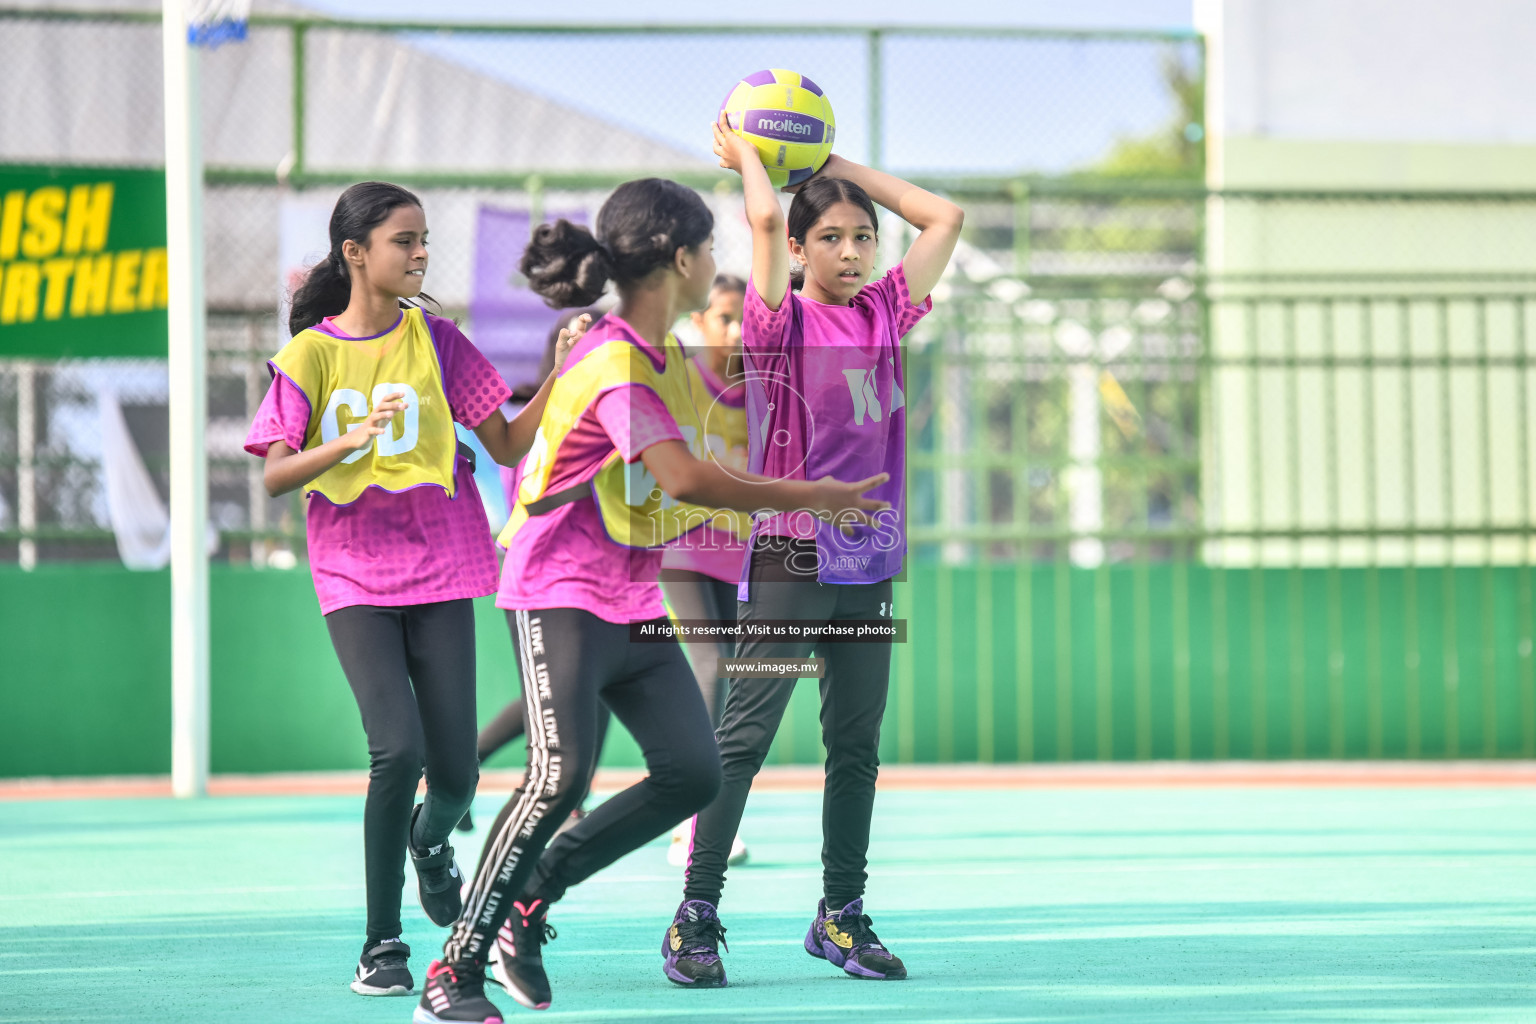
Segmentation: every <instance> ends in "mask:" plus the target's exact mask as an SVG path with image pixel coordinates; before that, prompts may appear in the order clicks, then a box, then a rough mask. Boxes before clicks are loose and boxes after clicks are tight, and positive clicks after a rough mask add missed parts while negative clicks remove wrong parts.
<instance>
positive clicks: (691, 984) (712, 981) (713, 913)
mask: <svg viewBox="0 0 1536 1024" xmlns="http://www.w3.org/2000/svg"><path fill="white" fill-rule="evenodd" d="M721 946H725V925H723V924H721V923H720V914H719V912H718V911H717V910H715V907H714V904H712V903H707V902H705V901H704V900H684V901H683V905H682V906H680V907H678V908H677V914H676V915H675V916H673V918H672V925H671V927H669V928H668V929H667V933H666V934H665V935H663V936H662V938H661V955H662V956H663V957H665V959H664V960H663V961H662V964H661V970H662V973H663V974H665V975H666V976H667V980H668V981H670V982H672V983H673V984H675V985H686V986H687V987H688V988H724V987H725V963H724V962H723V961H722V960H721V959H720V947H721ZM725 951H726V952H727V953H729V952H730V951H731V947H730V946H725Z"/></svg>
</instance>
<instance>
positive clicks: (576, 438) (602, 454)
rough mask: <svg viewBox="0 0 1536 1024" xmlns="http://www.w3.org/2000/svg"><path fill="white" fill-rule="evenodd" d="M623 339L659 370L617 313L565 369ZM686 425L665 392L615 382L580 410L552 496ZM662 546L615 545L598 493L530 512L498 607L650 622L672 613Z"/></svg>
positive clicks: (559, 460)
mask: <svg viewBox="0 0 1536 1024" xmlns="http://www.w3.org/2000/svg"><path fill="white" fill-rule="evenodd" d="M615 338H622V339H624V340H626V341H629V342H630V343H632V344H635V345H638V346H639V347H640V348H641V349H642V350H643V351H645V352H646V354H647V355H649V356H650V357H651V358H652V360H653V361H655V362H656V364H657V366H658V367H659V366H661V365H662V364H663V356H662V354H661V353H660V352H658V351H657V350H656V349H654V348H653V347H652V346H651V345H649V344H647V343H646V342H645V340H644V339H642V338H641V337H640V336H639V335H638V334H636V333H635V332H634V330H633V329H632V328H631V327H630V326H629V325H628V324H626V323H625V322H624V321H623V320H620V319H619V318H618V317H617V316H615V315H614V314H612V313H609V314H608V315H607V316H605V317H602V318H601V319H599V320H598V321H597V322H596V323H594V324H593V325H592V326H591V327H590V328H588V329H587V333H586V334H585V335H584V336H583V337H582V339H581V341H580V342H578V343H577V345H576V347H575V348H574V349H573V350H572V351H571V354H570V355H569V356H568V357H567V358H566V363H565V367H564V368H563V369H562V370H561V373H562V375H563V374H565V373H569V372H570V370H571V368H572V367H573V366H575V365H576V364H577V363H578V362H580V361H581V359H582V358H584V357H585V356H586V355H587V354H588V353H590V352H591V351H592V350H593V349H595V348H597V347H598V346H599V345H601V344H603V343H605V342H609V341H612V340H614V339H615ZM682 439H683V434H682V431H681V430H679V429H678V426H677V421H676V420H674V419H673V418H672V414H671V413H670V412H668V411H667V407H666V404H665V403H664V402H663V401H662V400H661V396H660V395H658V394H656V392H654V391H652V390H651V389H650V388H648V387H645V386H644V385H640V384H628V385H623V386H620V387H615V388H610V389H609V390H607V391H604V392H603V393H602V394H601V395H599V396H598V397H597V399H596V401H594V402H593V403H592V404H591V405H590V406H588V408H587V410H586V411H585V412H584V413H583V414H582V415H581V417H580V419H579V420H578V421H577V423H576V426H575V427H573V428H572V430H571V433H570V434H569V435H567V436H566V438H565V440H564V441H563V442H562V443H561V445H560V448H559V451H558V452H556V454H555V462H554V464H553V465H552V466H551V467H550V477H549V483H548V484H547V485H546V488H545V493H547V494H553V493H554V492H556V491H562V490H565V489H566V488H568V487H571V486H574V485H575V484H577V483H579V482H581V481H583V480H590V479H591V478H592V475H593V474H594V473H595V472H596V471H597V468H598V467H599V466H601V465H602V464H603V463H604V462H605V461H606V460H607V459H608V457H609V456H610V455H612V454H613V452H614V450H615V449H617V450H618V452H619V454H620V456H621V457H622V458H623V459H624V461H625V462H634V461H635V460H636V459H638V458H640V453H641V452H643V451H645V450H646V449H647V448H649V447H650V446H651V445H653V444H659V443H660V442H662V441H681V440H682ZM661 555H662V552H661V549H659V548H628V547H625V546H623V545H622V544H616V543H614V542H613V541H612V540H610V539H609V537H608V532H607V530H605V529H604V528H603V518H602V514H601V513H600V512H599V511H598V509H597V502H596V501H595V500H594V499H592V498H591V497H584V498H581V499H580V500H577V501H572V502H568V503H567V504H564V505H561V506H559V507H557V508H555V509H554V510H553V511H551V512H548V513H546V514H544V515H542V516H530V517H529V518H528V521H527V522H525V523H524V524H523V525H522V527H521V528H519V529H518V531H517V533H516V534H515V535H514V536H513V538H512V545H511V547H509V548H508V549H507V557H506V558H505V559H504V560H503V561H502V566H501V588H500V589H499V590H498V591H497V593H496V607H498V608H515V609H522V610H528V611H533V610H537V609H541V608H581V609H584V610H586V611H589V612H591V613H592V614H593V615H596V616H597V617H598V618H600V619H603V620H605V621H607V622H621V623H622V622H642V621H644V620H647V619H657V618H661V617H662V616H664V615H666V613H667V611H666V605H665V604H663V603H662V598H661V586H660V584H658V583H657V582H656V577H657V572H658V571H659V570H660V568H661Z"/></svg>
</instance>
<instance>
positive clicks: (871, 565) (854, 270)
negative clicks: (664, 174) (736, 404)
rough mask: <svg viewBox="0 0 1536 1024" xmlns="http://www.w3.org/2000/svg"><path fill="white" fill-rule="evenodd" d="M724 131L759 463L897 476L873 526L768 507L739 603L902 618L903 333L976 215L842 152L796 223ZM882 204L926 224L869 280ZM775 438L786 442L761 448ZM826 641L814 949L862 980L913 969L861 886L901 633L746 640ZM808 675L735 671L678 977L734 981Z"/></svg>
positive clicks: (682, 909)
mask: <svg viewBox="0 0 1536 1024" xmlns="http://www.w3.org/2000/svg"><path fill="white" fill-rule="evenodd" d="M714 132H715V153H716V155H718V156H719V157H720V163H721V166H723V167H728V168H730V169H732V170H734V171H736V172H737V173H739V174H740V175H741V178H742V189H743V192H744V194H745V200H746V207H747V220H748V221H749V222H750V223H751V226H752V278H751V281H750V282H749V283H748V286H747V294H746V310H745V319H744V321H743V328H742V346H743V351H744V354H745V358H746V375H747V419H748V422H750V423H751V424H753V433H752V445H751V467H752V469H753V470H755V471H757V472H761V473H765V474H767V475H769V476H775V477H779V476H783V477H788V478H791V479H804V478H807V477H815V476H819V475H821V474H823V473H829V474H833V475H835V476H839V477H849V476H852V477H858V476H868V475H869V474H870V473H872V472H875V471H880V470H883V471H884V472H885V473H886V474H888V476H889V482H888V483H887V484H886V485H885V486H883V487H881V488H879V489H877V490H876V491H875V492H874V493H875V494H876V495H877V496H879V497H883V498H885V499H887V500H888V501H889V502H890V504H891V508H890V509H889V510H888V511H887V512H884V513H881V514H879V515H877V516H876V520H877V522H876V524H875V525H874V526H873V528H861V529H857V530H856V531H855V532H854V534H853V535H852V536H846V535H844V534H843V533H841V532H839V531H837V530H832V529H828V528H827V526H826V524H824V523H818V522H816V521H815V520H814V519H811V518H810V517H806V516H802V515H798V514H797V515H792V516H773V517H768V518H765V519H761V520H759V521H758V522H757V523H756V524H755V525H754V529H753V537H752V541H751V545H752V553H751V558H750V562H749V563H748V566H747V572H746V577H745V579H743V581H742V583H741V587H740V591H739V596H740V598H741V600H742V603H741V604H740V605H739V606H738V609H737V611H738V617H739V619H740V620H741V621H742V622H743V623H750V622H754V621H762V620H775V619H779V620H782V619H793V620H796V621H798V622H801V623H803V624H806V625H822V624H825V623H828V622H832V621H838V620H889V619H890V618H891V578H892V577H893V576H895V575H896V573H897V572H899V571H900V569H901V562H902V556H903V554H904V553H905V551H906V522H905V520H906V502H905V447H906V410H905V408H904V407H905V397H904V395H903V390H902V379H903V378H902V366H901V349H900V340H901V338H902V336H903V335H905V334H906V333H907V332H908V331H910V330H911V329H912V327H913V326H914V325H915V324H916V323H917V322H918V321H919V320H920V319H921V318H922V317H923V316H924V315H925V314H926V313H927V312H928V311H929V310H930V309H931V308H932V303H931V302H930V301H929V293H930V292H931V291H932V289H933V286H934V285H936V284H937V283H938V281H939V277H940V275H941V274H942V273H943V272H944V268H945V267H946V266H947V265H948V263H949V258H950V255H951V254H952V253H953V252H954V248H955V243H956V242H957V241H958V240H959V237H960V228H961V224H962V222H963V220H964V215H963V213H962V212H961V210H960V208H959V207H957V206H955V205H954V204H953V203H949V202H947V201H945V200H943V199H940V198H939V197H938V196H935V195H932V194H930V193H928V192H925V191H923V190H922V189H920V188H918V187H916V186H915V185H911V184H908V183H907V182H905V181H902V180H901V179H899V178H896V177H893V176H891V175H889V174H884V173H882V172H880V171H875V170H872V169H870V168H868V167H862V166H860V165H859V164H856V163H853V162H852V161H850V160H844V159H842V158H840V157H838V156H836V155H835V154H834V155H833V156H832V157H831V158H830V159H828V161H827V163H826V165H825V166H824V167H823V168H822V170H821V171H820V173H819V174H818V175H817V176H815V177H813V178H812V179H811V180H810V181H808V182H806V183H805V184H804V185H802V186H799V187H798V190H797V191H796V194H795V198H794V201H793V202H792V203H791V204H790V208H789V217H788V224H787V225H786V223H785V217H784V214H783V212H782V211H781V209H780V207H779V201H778V197H777V196H775V195H774V191H773V187H772V185H770V184H769V181H768V174H767V172H766V171H765V170H764V168H763V165H762V162H761V161H760V159H759V158H758V155H757V150H756V149H755V148H754V147H753V146H752V144H751V143H749V142H747V141H746V140H745V139H743V138H742V137H740V136H739V135H737V134H736V133H735V132H733V131H731V130H730V128H729V126H728V125H727V124H726V123H725V121H724V117H723V115H722V118H721V120H720V122H718V123H717V124H716V125H715V128H714ZM872 200H873V201H872ZM875 203H879V204H880V205H881V206H884V207H885V208H886V209H888V210H890V211H892V212H893V213H896V214H897V215H898V216H900V217H901V218H902V219H903V220H905V221H907V222H908V223H909V224H911V225H912V226H913V227H915V228H917V229H918V236H917V238H916V239H915V240H914V241H913V243H912V246H911V248H909V249H908V250H907V254H906V257H905V258H904V259H903V261H902V262H901V263H900V264H898V265H897V266H895V267H893V268H892V269H891V270H890V271H888V272H887V273H886V274H885V275H884V276H882V277H880V278H879V279H878V280H871V278H872V277H873V272H874V264H875V246H876V238H877V234H876V232H877V229H878V226H879V221H878V218H877V216H876V211H875ZM786 235H787V236H788V241H787V244H786ZM791 258H793V260H794V262H795V263H796V264H797V265H798V268H799V273H798V275H796V276H797V277H798V284H799V286H800V287H799V290H798V291H792V290H791V287H790V285H791V263H790V261H791ZM759 424H761V425H762V426H761V429H759V427H758V425H759ZM768 438H772V439H774V443H772V444H764V443H763V441H764V439H768ZM813 647H814V648H815V649H817V651H818V653H819V654H821V655H822V656H823V657H824V658H825V659H826V674H825V677H824V678H823V679H822V680H821V728H822V740H823V742H824V743H825V745H826V748H827V762H826V786H825V793H824V798H823V802H822V855H821V860H822V887H823V895H822V899H821V901H820V902H819V903H818V904H817V907H816V913H815V916H814V917H813V918H812V920H811V924H810V928H809V929H808V930H807V933H806V936H805V949H806V952H808V953H809V954H810V955H811V956H814V957H818V958H820V959H825V960H828V961H830V962H831V963H832V964H833V965H835V966H837V967H841V968H842V969H843V970H844V971H846V972H847V973H849V974H851V975H853V976H854V977H858V978H874V979H898V978H905V977H906V967H905V965H904V964H903V963H902V962H901V960H900V959H899V958H898V957H896V956H895V955H894V954H892V953H891V952H890V951H889V950H888V949H886V947H885V946H884V944H882V943H881V942H880V940H879V938H878V937H877V936H876V935H875V932H874V930H873V928H872V927H871V924H870V919H869V916H868V915H866V914H865V913H864V902H863V896H864V886H865V883H866V881H867V879H868V875H867V872H866V870H865V868H866V866H867V863H868V860H867V857H868V850H869V828H870V820H871V818H872V816H873V812H874V799H875V776H876V773H877V770H878V766H879V763H880V762H879V757H878V755H877V751H878V749H879V743H880V721H881V718H882V717H883V715H884V713H885V701H886V691H887V689H888V687H889V683H890V654H891V652H890V646H889V644H888V643H824V644H823V643H813V642H812V641H804V642H781V641H772V640H764V639H756V638H754V639H749V640H742V641H741V642H739V643H738V644H737V648H736V656H737V657H738V658H765V657H776V658H804V657H806V656H808V655H809V654H810V653H811V651H812V649H813ZM795 683H796V680H793V679H789V680H779V679H736V680H733V681H732V684H731V688H730V690H729V693H728V694H727V697H726V705H725V711H724V713H723V715H722V719H721V723H720V729H719V732H718V740H719V744H720V759H721V768H722V771H723V774H724V781H723V784H722V786H721V791H720V795H719V796H718V797H717V798H716V799H715V801H714V802H713V803H711V804H710V806H709V807H707V808H706V809H705V810H704V811H702V812H700V814H699V816H698V818H697V820H696V824H695V830H694V840H693V851H692V857H691V859H690V861H689V865H688V871H687V878H686V882H685V883H684V887H683V902H682V905H681V906H679V907H678V910H677V914H676V916H675V917H674V918H673V923H672V926H671V928H670V929H669V930H668V935H669V938H670V939H671V941H670V942H669V943H667V944H666V945H664V946H663V952H664V954H665V956H664V961H663V971H664V973H665V974H666V976H667V978H668V979H669V980H671V981H674V982H676V983H678V984H681V985H688V986H693V987H707V986H716V985H723V984H725V965H724V964H723V963H722V962H721V960H720V956H719V950H718V939H719V933H720V932H721V931H722V930H723V929H722V928H721V926H720V924H719V912H718V909H717V908H718V907H719V904H720V896H721V894H722V892H723V891H724V888H725V868H726V857H727V855H728V852H729V850H730V846H731V839H732V837H733V836H735V834H736V830H737V827H738V826H739V825H740V823H741V816H742V811H743V810H744V808H745V807H746V802H747V793H748V792H749V790H750V789H751V786H752V779H753V777H754V776H755V775H756V774H757V771H758V769H759V768H760V767H762V764H763V759H764V758H765V757H766V756H767V753H768V747H769V745H770V744H771V743H772V742H773V736H774V733H775V732H776V731H777V729H778V726H779V721H780V720H781V719H782V717H783V715H784V709H785V707H786V706H787V705H788V704H789V699H790V696H791V694H792V693H793V692H794V687H795ZM700 922H704V923H703V924H701V923H700Z"/></svg>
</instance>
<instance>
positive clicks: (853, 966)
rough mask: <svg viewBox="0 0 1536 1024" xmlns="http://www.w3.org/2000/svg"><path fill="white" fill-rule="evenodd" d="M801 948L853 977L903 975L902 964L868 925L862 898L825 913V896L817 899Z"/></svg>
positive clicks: (888, 978)
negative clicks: (836, 910) (814, 913)
mask: <svg viewBox="0 0 1536 1024" xmlns="http://www.w3.org/2000/svg"><path fill="white" fill-rule="evenodd" d="M805 951H806V952H807V953H809V954H811V956H814V957H817V958H818V959H821V960H829V961H831V962H832V965H833V966H834V967H841V968H842V969H843V970H845V971H847V972H848V973H849V974H851V975H853V976H854V977H855V978H872V979H874V980H876V981H900V980H901V979H903V978H905V977H906V976H907V966H906V964H904V963H902V962H901V960H900V958H899V957H897V956H896V955H895V954H894V953H892V952H891V951H890V950H888V949H886V948H885V946H884V944H882V943H881V941H880V939H879V937H878V936H877V935H875V932H874V929H873V928H871V927H870V920H869V915H868V914H866V913H864V901H863V900H862V899H857V900H854V901H853V902H852V903H850V904H848V905H847V906H846V907H844V908H843V909H842V910H840V911H838V912H837V913H834V914H829V913H827V901H826V900H825V899H823V900H820V901H819V902H817V904H816V920H814V921H812V922H811V929H810V931H808V932H806V933H805Z"/></svg>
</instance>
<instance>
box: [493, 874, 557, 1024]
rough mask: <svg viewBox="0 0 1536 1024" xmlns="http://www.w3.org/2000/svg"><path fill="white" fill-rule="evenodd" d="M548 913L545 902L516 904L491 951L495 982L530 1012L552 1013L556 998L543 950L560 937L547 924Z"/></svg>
mask: <svg viewBox="0 0 1536 1024" xmlns="http://www.w3.org/2000/svg"><path fill="white" fill-rule="evenodd" d="M548 913H549V904H548V903H546V902H544V901H543V900H540V899H533V900H528V901H527V902H526V903H525V902H523V901H521V900H513V901H512V914H511V916H510V917H508V918H507V920H506V921H505V922H504V923H503V924H502V926H501V931H499V932H497V933H496V944H495V946H494V947H493V948H492V949H491V980H492V981H494V982H496V984H498V985H500V986H501V987H502V988H504V989H506V990H507V992H508V993H509V994H510V995H511V996H512V998H513V999H516V1000H517V1001H518V1002H519V1003H522V1004H523V1005H524V1006H526V1007H528V1009H530V1010H547V1009H549V1004H550V1001H551V998H552V997H551V995H550V991H549V975H547V974H545V973H544V951H543V948H542V947H543V945H544V943H546V942H548V941H549V940H550V939H553V938H555V937H556V935H557V934H558V933H557V932H556V931H555V929H554V926H553V925H551V924H549V923H548V922H547V921H545V920H544V916H545V915H546V914H548Z"/></svg>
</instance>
